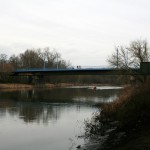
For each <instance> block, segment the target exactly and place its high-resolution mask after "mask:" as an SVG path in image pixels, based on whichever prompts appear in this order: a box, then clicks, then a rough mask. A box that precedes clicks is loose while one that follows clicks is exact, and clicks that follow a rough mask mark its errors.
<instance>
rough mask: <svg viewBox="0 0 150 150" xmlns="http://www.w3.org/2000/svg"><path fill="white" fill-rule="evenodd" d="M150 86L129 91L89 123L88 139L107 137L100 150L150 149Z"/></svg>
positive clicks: (146, 85) (129, 89)
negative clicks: (94, 136)
mask: <svg viewBox="0 0 150 150" xmlns="http://www.w3.org/2000/svg"><path fill="white" fill-rule="evenodd" d="M149 123H150V85H148V84H145V85H141V86H139V87H126V88H125V89H124V90H123V91H122V92H121V94H120V96H119V97H118V99H117V100H116V101H114V102H112V103H110V104H105V105H104V106H102V110H101V111H100V114H98V115H95V116H94V117H93V118H92V121H91V122H88V123H86V125H87V126H86V127H87V128H86V133H87V135H88V136H91V137H92V136H93V135H97V136H98V138H99V139H101V138H103V137H105V136H106V135H107V136H108V137H107V139H106V140H105V142H104V143H103V144H102V145H101V146H100V148H99V150H101V149H112V150H127V149H136V150H141V149H150V126H149Z"/></svg>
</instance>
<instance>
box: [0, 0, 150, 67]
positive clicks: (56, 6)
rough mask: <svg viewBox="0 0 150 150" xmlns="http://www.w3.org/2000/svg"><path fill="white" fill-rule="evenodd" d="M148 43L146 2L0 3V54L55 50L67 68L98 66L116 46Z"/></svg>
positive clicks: (68, 0)
mask: <svg viewBox="0 0 150 150" xmlns="http://www.w3.org/2000/svg"><path fill="white" fill-rule="evenodd" d="M136 39H147V40H148V42H150V0H0V53H5V54H7V55H8V56H10V55H12V54H16V55H17V54H19V53H22V52H24V51H25V50H26V49H31V48H44V47H50V48H51V49H53V48H56V49H57V51H58V52H59V53H61V54H62V57H63V58H64V59H66V60H70V62H71V63H72V65H81V66H103V65H106V64H107V58H108V55H110V54H111V53H112V52H113V51H114V48H115V46H119V45H127V44H128V43H129V42H130V41H132V40H136Z"/></svg>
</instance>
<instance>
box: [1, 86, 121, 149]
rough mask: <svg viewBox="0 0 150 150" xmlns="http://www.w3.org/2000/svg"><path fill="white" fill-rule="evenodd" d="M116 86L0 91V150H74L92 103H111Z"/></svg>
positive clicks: (81, 139)
mask: <svg viewBox="0 0 150 150" xmlns="http://www.w3.org/2000/svg"><path fill="white" fill-rule="evenodd" d="M119 90H120V87H115V86H99V87H97V90H93V87H91V86H72V87H65V88H53V89H32V90H27V89H26V90H23V89H22V90H9V91H8V90H4V91H0V150H76V147H77V146H78V145H83V144H84V142H85V141H84V139H83V138H78V136H80V135H82V134H83V133H84V120H86V119H88V118H89V119H90V118H91V116H92V114H93V113H94V112H95V111H97V108H96V107H95V104H97V103H108V102H111V101H113V100H114V99H115V98H116V97H117V95H118V93H119Z"/></svg>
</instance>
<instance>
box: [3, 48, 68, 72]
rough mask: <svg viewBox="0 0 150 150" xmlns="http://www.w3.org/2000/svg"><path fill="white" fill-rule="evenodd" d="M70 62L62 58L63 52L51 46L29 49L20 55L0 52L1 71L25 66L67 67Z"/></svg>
mask: <svg viewBox="0 0 150 150" xmlns="http://www.w3.org/2000/svg"><path fill="white" fill-rule="evenodd" d="M70 65H71V64H70V62H69V61H68V62H67V61H66V60H64V59H62V57H61V54H60V53H58V52H57V51H56V50H55V49H53V50H50V48H49V47H47V48H44V49H40V48H39V49H28V50H26V51H25V52H24V53H20V54H19V55H15V54H13V55H11V56H10V57H9V58H8V56H7V55H6V54H0V70H1V72H11V71H12V70H15V69H23V68H26V69H27V68H57V67H59V68H67V67H69V66H70Z"/></svg>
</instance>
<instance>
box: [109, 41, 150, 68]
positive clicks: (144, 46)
mask: <svg viewBox="0 0 150 150" xmlns="http://www.w3.org/2000/svg"><path fill="white" fill-rule="evenodd" d="M148 61H150V49H149V47H148V42H147V40H135V41H131V43H130V44H129V46H119V47H116V50H115V51H114V52H113V54H112V55H111V56H110V57H109V58H108V62H109V64H110V65H111V66H112V67H115V68H123V69H127V68H128V69H129V68H132V67H134V68H137V67H139V66H140V62H148Z"/></svg>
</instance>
